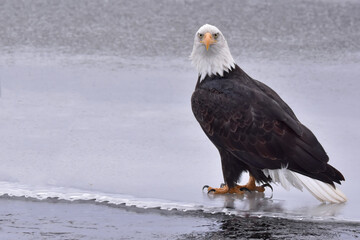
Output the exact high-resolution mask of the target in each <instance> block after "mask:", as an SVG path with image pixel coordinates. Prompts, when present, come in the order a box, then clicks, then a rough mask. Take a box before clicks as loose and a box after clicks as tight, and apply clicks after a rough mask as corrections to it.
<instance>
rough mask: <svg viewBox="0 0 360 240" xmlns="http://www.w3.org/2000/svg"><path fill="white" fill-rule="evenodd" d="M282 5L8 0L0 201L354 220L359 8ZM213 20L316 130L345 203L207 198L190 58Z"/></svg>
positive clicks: (243, 60) (238, 53)
mask: <svg viewBox="0 0 360 240" xmlns="http://www.w3.org/2000/svg"><path fill="white" fill-rule="evenodd" d="M284 3H285V2H284V1H275V2H271V3H270V2H264V1H242V2H239V1H236V2H235V1H226V2H218V1H210V2H206V3H205V2H197V1H194V2H193V1H172V2H171V3H168V2H161V1H159V2H157V4H154V3H151V2H142V1H132V2H131V3H128V2H122V1H102V2H97V1H61V2H50V1H0V36H1V37H0V46H1V48H0V49H1V50H0V51H1V56H0V63H1V64H0V73H1V74H0V81H1V98H0V104H1V112H0V124H1V126H2V128H0V141H1V143H2V144H1V146H0V159H1V160H0V161H1V165H2V167H1V169H0V181H1V182H0V193H1V194H2V195H3V196H6V197H8V196H17V197H20V198H21V197H24V196H27V197H32V198H34V199H46V198H48V197H52V198H56V199H62V200H66V201H69V202H71V201H74V200H90V199H93V200H94V201H95V202H101V203H109V204H115V205H122V204H125V205H126V206H137V207H138V208H142V209H149V208H160V209H163V210H173V209H178V210H179V211H190V210H192V211H201V212H205V213H207V212H208V213H226V214H232V215H236V216H249V215H250V216H267V217H281V218H287V219H294V220H304V219H305V220H327V221H329V220H331V221H336V222H343V221H345V222H358V221H359V220H360V215H359V212H360V211H359V207H358V206H357V202H358V201H359V200H360V194H359V193H358V192H357V191H356V190H357V189H358V187H356V184H357V182H358V181H359V180H360V179H359V175H358V173H357V169H360V168H359V167H360V166H359V164H360V163H359V161H358V159H357V156H359V154H360V152H359V151H360V150H359V148H358V147H357V146H358V144H359V142H360V138H359V136H360V131H359V129H358V128H356V126H357V122H358V118H359V116H360V108H359V95H358V92H359V90H360V85H359V83H358V79H359V77H360V71H359V67H358V66H359V60H360V55H359V49H360V40H359V39H360V38H359V37H360V36H359V33H360V31H359V30H360V29H359V28H360V24H359V23H360V17H359V16H358V12H359V10H360V4H358V3H357V2H355V1H345V2H343V1H332V2H323V1H314V2H307V1H299V2H296V3H294V4H291V5H287V4H284ZM284 19H286V21H284ZM205 22H208V23H211V24H214V25H216V26H218V27H219V28H220V29H221V30H222V32H223V33H224V35H225V37H226V38H227V40H228V42H229V46H230V49H231V51H232V54H233V55H234V57H235V59H236V61H237V63H238V64H239V65H240V66H241V67H242V68H243V69H244V70H245V71H246V72H247V73H248V74H249V75H250V76H252V77H254V78H256V79H258V80H261V81H263V82H265V83H266V84H268V85H270V86H271V87H272V88H273V89H275V90H276V91H277V92H278V93H279V94H280V95H281V96H282V97H283V99H284V100H285V101H286V102H287V103H289V105H290V106H291V107H292V108H293V110H294V111H295V113H296V114H297V116H298V118H299V119H300V120H301V121H302V122H303V123H304V124H305V125H307V126H308V127H309V128H310V129H311V130H312V131H313V132H314V133H315V134H316V136H317V137H318V139H319V140H320V142H321V143H322V144H323V146H324V148H325V150H326V151H327V153H328V154H329V156H330V163H331V164H332V165H334V166H335V167H336V168H338V169H339V170H340V171H341V172H342V173H343V174H344V176H345V178H346V182H345V183H344V184H343V185H341V186H340V187H341V189H342V190H343V192H345V194H346V195H347V196H348V198H349V201H348V202H347V203H345V204H341V205H333V204H325V205H324V204H320V203H319V202H317V200H316V199H314V198H313V197H312V196H311V195H310V194H309V193H307V192H303V193H302V192H299V191H298V190H295V189H294V190H291V191H290V192H287V191H285V190H283V189H282V188H281V187H278V186H275V187H274V193H273V194H271V192H269V191H267V192H266V193H265V195H264V196H262V195H254V194H250V195H248V194H247V195H245V196H242V197H234V196H221V197H215V198H213V197H211V196H208V195H207V194H205V193H203V192H202V191H201V188H202V186H203V185H205V184H208V185H211V186H218V185H219V184H220V183H221V182H222V173H221V166H220V160H219V156H218V153H217V151H216V149H215V148H214V147H213V146H212V144H211V143H210V142H209V141H208V139H207V138H206V136H205V134H204V133H203V132H202V131H201V129H200V127H199V126H198V123H197V122H196V120H195V119H194V117H193V115H192V112H191V107H190V97H191V94H192V91H193V89H194V87H195V83H196V74H197V73H196V72H195V70H194V69H193V68H192V67H191V66H190V63H189V60H188V55H189V54H190V51H191V48H192V43H193V34H194V33H195V31H196V30H197V29H198V27H199V26H201V25H202V24H204V23H205ZM246 180H247V179H246V176H244V178H243V179H242V181H243V182H246ZM10 199H11V198H10ZM299 199H301V201H299Z"/></svg>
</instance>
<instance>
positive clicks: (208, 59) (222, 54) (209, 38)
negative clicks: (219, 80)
mask: <svg viewBox="0 0 360 240" xmlns="http://www.w3.org/2000/svg"><path fill="white" fill-rule="evenodd" d="M190 59H191V62H192V64H193V65H194V66H195V67H196V69H197V70H198V73H199V76H200V81H201V80H203V79H204V78H205V77H206V75H209V76H211V75H216V74H219V75H220V76H223V75H224V71H225V72H229V70H230V69H232V68H234V67H235V62H234V59H233V57H232V56H231V53H230V50H229V46H228V44H227V42H226V39H225V37H224V35H223V34H222V33H221V32H220V30H219V29H218V28H217V27H215V26H212V25H209V24H205V25H204V26H202V27H201V28H199V30H198V31H197V32H196V34H195V39H194V46H193V50H192V52H191V55H190Z"/></svg>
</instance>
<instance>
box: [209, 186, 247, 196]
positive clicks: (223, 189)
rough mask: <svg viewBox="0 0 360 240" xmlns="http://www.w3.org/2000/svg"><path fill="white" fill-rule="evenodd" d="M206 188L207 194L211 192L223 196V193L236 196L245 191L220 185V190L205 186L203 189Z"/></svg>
mask: <svg viewBox="0 0 360 240" xmlns="http://www.w3.org/2000/svg"><path fill="white" fill-rule="evenodd" d="M204 188H207V191H208V193H211V192H213V193H214V194H225V193H237V194H243V193H244V192H245V191H242V190H240V188H238V187H237V186H235V187H232V188H229V186H228V185H222V186H221V187H220V188H212V187H209V186H207V185H205V186H204V187H203V189H204Z"/></svg>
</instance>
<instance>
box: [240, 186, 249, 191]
mask: <svg viewBox="0 0 360 240" xmlns="http://www.w3.org/2000/svg"><path fill="white" fill-rule="evenodd" d="M240 191H248V192H251V191H250V190H249V189H248V188H246V187H242V188H240Z"/></svg>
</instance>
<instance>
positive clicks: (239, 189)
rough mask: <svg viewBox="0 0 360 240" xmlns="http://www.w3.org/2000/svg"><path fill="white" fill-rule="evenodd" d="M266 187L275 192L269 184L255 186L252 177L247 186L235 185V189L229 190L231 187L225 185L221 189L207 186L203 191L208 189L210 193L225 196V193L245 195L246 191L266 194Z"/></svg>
mask: <svg viewBox="0 0 360 240" xmlns="http://www.w3.org/2000/svg"><path fill="white" fill-rule="evenodd" d="M265 187H269V188H271V191H273V188H272V187H271V185H270V184H268V183H266V184H264V185H261V186H256V185H255V178H254V177H253V176H251V175H250V179H249V182H248V183H247V184H246V185H235V187H233V188H229V186H228V185H225V184H221V186H220V188H212V187H209V186H207V185H205V186H204V187H203V189H204V188H207V190H208V193H210V192H214V193H215V194H225V193H238V194H243V193H244V192H245V191H248V192H253V191H257V192H264V191H265Z"/></svg>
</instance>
